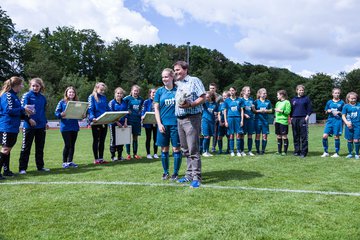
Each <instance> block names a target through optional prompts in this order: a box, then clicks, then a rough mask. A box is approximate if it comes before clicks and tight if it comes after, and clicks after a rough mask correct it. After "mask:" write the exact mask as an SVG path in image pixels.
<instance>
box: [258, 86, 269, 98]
mask: <svg viewBox="0 0 360 240" xmlns="http://www.w3.org/2000/svg"><path fill="white" fill-rule="evenodd" d="M262 92H265V93H267V91H266V88H260V89H259V90H258V91H257V93H256V98H257V99H259V98H260V94H261V93H262Z"/></svg>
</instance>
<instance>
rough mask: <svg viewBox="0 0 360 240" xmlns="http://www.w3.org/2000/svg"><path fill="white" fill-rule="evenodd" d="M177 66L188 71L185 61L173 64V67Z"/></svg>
mask: <svg viewBox="0 0 360 240" xmlns="http://www.w3.org/2000/svg"><path fill="white" fill-rule="evenodd" d="M178 65H179V66H180V67H181V68H182V69H184V70H189V64H188V63H187V62H185V61H177V62H176V63H174V65H173V67H175V66H178Z"/></svg>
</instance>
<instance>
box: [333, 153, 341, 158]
mask: <svg viewBox="0 0 360 240" xmlns="http://www.w3.org/2000/svg"><path fill="white" fill-rule="evenodd" d="M331 157H332V158H338V157H340V156H339V154H337V153H334V154H333V155H331Z"/></svg>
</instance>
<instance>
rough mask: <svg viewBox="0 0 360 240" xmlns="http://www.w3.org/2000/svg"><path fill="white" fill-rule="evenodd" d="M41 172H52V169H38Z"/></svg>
mask: <svg viewBox="0 0 360 240" xmlns="http://www.w3.org/2000/svg"><path fill="white" fill-rule="evenodd" d="M38 171H39V172H50V169H48V168H40V169H38Z"/></svg>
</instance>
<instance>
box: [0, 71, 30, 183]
mask: <svg viewBox="0 0 360 240" xmlns="http://www.w3.org/2000/svg"><path fill="white" fill-rule="evenodd" d="M23 88H24V81H23V80H22V79H21V78H19V77H11V78H10V79H8V80H6V81H5V82H4V84H3V87H2V89H1V92H0V101H1V102H0V137H1V139H2V141H1V142H0V144H1V146H2V147H1V150H0V180H3V179H5V178H4V177H3V176H2V175H1V168H2V166H3V165H4V176H10V177H11V176H14V174H13V172H12V171H10V166H9V165H10V152H11V149H12V148H13V147H14V145H15V143H16V140H17V136H18V133H19V127H20V122H21V118H23V117H25V114H27V115H31V114H32V113H33V111H32V110H31V107H28V106H25V107H23V106H21V103H20V100H19V98H18V96H17V94H18V93H19V92H20V91H21V89H23ZM27 120H28V119H27Z"/></svg>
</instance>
